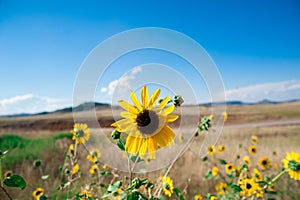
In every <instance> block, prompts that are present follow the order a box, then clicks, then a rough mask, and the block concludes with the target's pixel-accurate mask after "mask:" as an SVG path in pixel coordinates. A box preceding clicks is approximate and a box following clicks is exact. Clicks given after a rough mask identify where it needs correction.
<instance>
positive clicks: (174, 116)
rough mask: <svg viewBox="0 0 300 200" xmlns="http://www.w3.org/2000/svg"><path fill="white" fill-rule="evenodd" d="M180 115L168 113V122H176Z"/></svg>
mask: <svg viewBox="0 0 300 200" xmlns="http://www.w3.org/2000/svg"><path fill="white" fill-rule="evenodd" d="M178 117H179V116H178V115H168V116H167V122H174V121H176V120H177V119H178Z"/></svg>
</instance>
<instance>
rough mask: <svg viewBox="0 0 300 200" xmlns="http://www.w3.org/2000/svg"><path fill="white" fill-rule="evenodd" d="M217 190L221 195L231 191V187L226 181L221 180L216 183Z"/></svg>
mask: <svg viewBox="0 0 300 200" xmlns="http://www.w3.org/2000/svg"><path fill="white" fill-rule="evenodd" d="M216 190H217V192H218V194H219V195H224V194H226V193H228V192H229V187H228V185H227V184H226V183H223V182H221V183H218V184H217V185H216Z"/></svg>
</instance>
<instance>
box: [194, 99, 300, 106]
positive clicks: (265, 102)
mask: <svg viewBox="0 0 300 200" xmlns="http://www.w3.org/2000/svg"><path fill="white" fill-rule="evenodd" d="M296 101H300V100H299V99H293V100H288V101H272V100H269V99H263V100H261V101H258V102H254V103H250V102H243V101H225V102H210V103H203V104H199V105H200V106H214V105H241V106H243V105H258V104H279V103H291V102H296Z"/></svg>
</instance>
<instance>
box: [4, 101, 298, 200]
mask: <svg viewBox="0 0 300 200" xmlns="http://www.w3.org/2000/svg"><path fill="white" fill-rule="evenodd" d="M182 109H185V112H187V113H189V116H187V118H186V120H187V121H188V120H189V119H193V118H195V111H194V110H195V109H194V107H189V106H188V107H183V108H182ZM199 109H200V111H201V115H205V114H209V112H210V108H209V107H199ZM101 112H102V114H101ZM176 112H177V113H181V110H180V109H178V110H177V111H176ZM227 112H228V122H226V124H228V125H236V124H248V123H250V124H253V123H258V122H269V121H288V120H297V119H300V102H294V103H286V104H271V105H255V106H229V107H228V108H227ZM97 115H98V117H99V120H102V121H103V120H104V121H105V120H106V121H109V122H110V121H112V117H111V113H110V111H109V110H106V111H98V112H97ZM101 116H102V118H101ZM70 120H71V114H62V115H59V116H58V115H57V114H56V115H48V116H33V117H24V118H2V119H0V127H1V131H0V149H2V150H8V151H9V152H8V154H7V156H6V159H5V160H4V161H3V163H2V166H3V172H5V171H7V170H12V171H13V172H15V173H18V174H20V175H22V176H23V177H24V178H25V180H26V181H27V182H28V187H27V188H26V189H25V190H23V191H19V190H18V189H8V191H9V192H10V193H11V195H12V197H13V198H14V199H31V193H32V191H33V190H34V189H35V188H36V187H38V186H39V185H45V184H46V183H45V182H44V181H42V180H41V179H40V177H41V176H42V175H50V178H49V179H48V180H47V181H46V182H48V185H49V184H50V186H49V188H48V189H49V190H50V193H51V194H52V199H55V196H56V197H57V199H61V198H63V197H62V196H61V194H60V192H57V191H56V188H57V187H58V185H59V184H60V181H61V180H60V176H59V173H60V171H59V167H60V166H62V164H63V162H64V159H65V153H66V151H67V149H68V146H69V145H70V144H71V142H72V140H71V139H70V134H69V133H68V130H70V129H72V123H71V121H70ZM28 123H29V124H31V125H28ZM53 124H54V125H53ZM104 124H105V123H104ZM22 127H24V129H23V128H22ZM30 127H31V128H30ZM111 130H112V129H109V128H107V129H106V132H107V133H108V134H109V133H110V132H111ZM299 130H300V124H299V125H297V124H294V125H284V126H282V125H280V126H276V125H272V126H262V127H259V126H251V127H250V126H249V127H247V125H245V126H243V127H234V126H225V127H224V129H223V132H222V134H221V137H220V138H219V140H218V143H217V145H218V144H224V145H225V146H226V151H225V152H224V153H223V154H221V155H216V157H217V158H219V159H226V160H227V161H229V162H231V163H233V164H236V165H238V164H239V163H240V162H241V158H242V157H243V156H244V155H246V154H247V149H248V147H249V145H250V144H251V136H252V135H256V136H257V137H258V144H257V149H258V151H257V154H256V155H253V156H251V161H252V163H253V164H252V165H253V166H256V165H257V164H256V163H258V160H259V159H260V158H261V157H262V156H266V157H268V158H270V160H271V162H272V164H275V163H278V164H279V166H280V167H281V166H282V164H281V160H282V158H284V157H285V153H286V152H288V151H296V152H300V142H299V141H300V132H299ZM59 131H64V132H60V133H59ZM203 138H204V135H200V136H199V137H198V138H197V140H196V141H195V142H194V143H193V144H192V145H191V146H190V148H189V150H188V151H186V152H185V153H184V155H183V156H182V157H181V158H180V159H179V160H178V161H177V163H176V164H175V166H174V168H173V169H172V171H171V174H170V176H171V177H172V178H173V179H174V185H176V187H179V188H182V189H183V188H185V190H184V191H185V192H186V196H187V199H192V197H193V195H195V194H197V193H201V194H206V193H207V192H213V191H215V189H214V186H215V183H216V181H215V180H213V179H210V180H204V178H203V177H204V176H205V174H206V173H207V171H208V170H209V169H211V167H212V166H213V163H211V162H203V161H202V159H201V158H199V156H198V152H199V148H200V146H201V143H202V141H203ZM183 140H184V141H186V140H187V138H185V137H184V139H183ZM176 142H178V140H177V139H176ZM239 146H241V147H240V148H239ZM100 150H101V149H100ZM103 151H104V150H103ZM78 152H80V153H79V160H80V166H82V171H85V173H83V176H82V179H81V181H80V182H76V184H75V187H77V188H80V186H81V185H83V184H84V183H85V182H86V180H87V179H89V178H90V176H89V174H88V168H89V167H88V163H87V161H86V159H85V155H86V152H85V150H84V149H83V148H82V149H79V150H78ZM237 156H239V157H240V158H239V159H237ZM80 158H81V159H80ZM217 158H215V159H217ZM36 159H40V160H42V168H41V170H37V169H36V168H35V167H34V166H33V162H34V160H36ZM212 160H213V159H212ZM220 170H221V169H220ZM160 173H161V171H160V170H158V171H155V172H152V173H148V174H139V175H137V176H141V177H150V178H151V177H153V178H154V177H155V176H158V175H159V174H160ZM120 174H121V176H120V178H121V177H122V175H126V174H124V173H120ZM282 179H283V180H284V181H281V182H280V183H279V184H277V185H276V187H277V190H278V196H277V197H276V196H271V195H270V197H272V198H274V199H300V193H299V191H298V190H297V188H299V186H300V184H299V181H298V182H297V181H292V180H290V179H289V178H288V176H287V174H286V175H284V177H282ZM57 195H58V196H57ZM0 199H5V196H3V193H2V192H0Z"/></svg>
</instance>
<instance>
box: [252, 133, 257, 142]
mask: <svg viewBox="0 0 300 200" xmlns="http://www.w3.org/2000/svg"><path fill="white" fill-rule="evenodd" d="M251 141H252V144H256V143H257V136H256V135H253V136H252V137H251Z"/></svg>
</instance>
